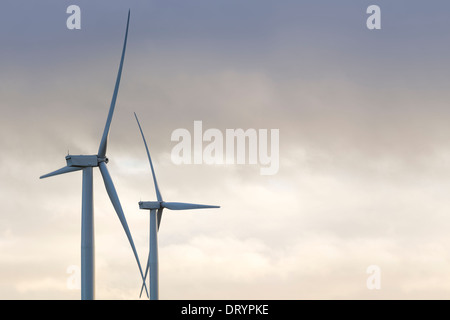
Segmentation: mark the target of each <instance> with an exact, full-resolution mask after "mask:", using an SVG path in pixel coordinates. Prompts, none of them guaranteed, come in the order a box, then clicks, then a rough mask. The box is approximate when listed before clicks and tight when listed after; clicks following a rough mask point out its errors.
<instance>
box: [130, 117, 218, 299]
mask: <svg viewBox="0 0 450 320" xmlns="http://www.w3.org/2000/svg"><path fill="white" fill-rule="evenodd" d="M134 116H135V118H136V121H137V124H138V126H139V131H140V132H141V135H142V140H143V141H144V145H145V149H146V150H147V156H148V160H149V162H150V169H151V170H152V176H153V183H154V185H155V192H156V199H157V200H158V201H140V202H139V208H140V209H145V210H150V232H149V234H150V245H149V253H148V260H147V266H146V268H145V275H144V281H143V284H142V287H141V295H142V289H143V288H144V287H145V280H146V278H147V272H148V271H149V270H150V300H158V299H159V284H158V273H159V270H158V268H159V267H158V231H159V225H160V224H161V218H162V212H163V210H164V208H167V209H169V210H189V209H208V208H220V206H211V205H204V204H194V203H184V202H165V201H163V199H162V196H161V192H160V191H159V187H158V182H157V181H156V176H155V170H154V169H153V163H152V158H151V157H150V152H149V151H148V146H147V142H146V141H145V137H144V133H143V132H142V128H141V124H140V123H139V120H138V117H137V115H136V113H134Z"/></svg>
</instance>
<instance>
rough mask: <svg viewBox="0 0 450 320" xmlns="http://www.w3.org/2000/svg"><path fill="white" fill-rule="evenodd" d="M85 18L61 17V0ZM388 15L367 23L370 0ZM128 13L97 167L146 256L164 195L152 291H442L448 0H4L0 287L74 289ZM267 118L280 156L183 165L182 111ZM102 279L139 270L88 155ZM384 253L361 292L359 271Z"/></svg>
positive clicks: (447, 222)
mask: <svg viewBox="0 0 450 320" xmlns="http://www.w3.org/2000/svg"><path fill="white" fill-rule="evenodd" d="M72 4H75V5H78V6H79V7H80V8H81V29H80V30H69V29H68V28H67V27H66V19H67V18H68V17H69V14H67V13H66V9H67V7H68V6H69V5H72ZM372 4H377V5H379V6H380V8H381V29H380V30H369V29H368V28H367V27H366V20H367V18H368V17H369V14H367V13H366V9H367V7H368V6H369V5H372ZM128 9H131V22H130V29H129V38H128V46H127V53H126V58H125V64H124V70H123V75H122V82H121V87H120V91H119V96H118V99H117V104H116V112H115V114H114V119H113V122H112V125H111V131H110V136H109V143H108V152H107V154H108V157H109V163H108V166H109V171H110V173H111V176H112V178H113V180H114V183H115V186H116V188H117V191H118V193H119V196H120V199H121V202H122V205H123V207H124V211H125V215H126V218H127V220H128V223H129V226H130V229H131V232H132V234H133V237H134V241H135V244H136V246H137V249H138V253H139V256H140V259H141V262H142V263H143V264H144V265H145V260H146V257H147V253H148V224H149V222H148V221H149V220H148V212H147V211H141V210H139V206H138V202H139V201H140V200H146V201H150V200H156V195H155V191H154V187H153V182H152V179H151V172H150V169H149V165H148V161H147V158H146V153H145V149H144V146H143V144H142V141H141V138H140V134H139V130H138V127H137V125H136V122H135V119H134V115H133V112H136V113H137V114H138V116H139V119H140V121H141V125H142V127H143V130H144V133H145V134H146V137H147V142H148V144H149V147H150V151H151V154H152V156H153V161H154V166H155V170H156V174H157V179H158V182H159V186H160V189H161V192H162V195H163V197H164V199H165V200H167V201H184V202H194V203H205V204H216V205H220V206H221V208H220V209H218V210H198V211H186V212H173V211H172V212H170V211H169V210H167V211H165V213H164V217H163V221H162V224H161V229H160V232H159V248H160V250H159V257H160V271H159V274H160V298H161V299H391V298H396V299H418V298H419V299H427V298H430V299H448V298H450V236H449V235H448V234H449V233H448V230H450V198H449V196H448V195H449V194H450V184H449V179H450V146H449V143H448V140H449V137H450V126H449V125H448V123H449V119H450V109H449V107H448V100H449V98H450V97H449V95H450V94H449V92H450V91H449V90H448V88H449V87H450V81H449V78H448V74H450V64H449V60H448V59H449V58H448V57H449V56H450V32H448V21H449V12H450V4H448V2H447V1H438V0H435V1H432V3H430V2H426V1H395V2H392V1H383V0H377V1H360V0H358V1H354V0H353V1H339V2H338V1H330V0H327V1H312V0H311V1H298V0H296V1H294V0H292V1H287V0H283V1H268V0H263V1H261V0H258V1H256V0H249V1H237V0H236V1H234V0H233V1H230V0H226V1H225V0H214V1H210V0H209V1H206V0H204V1H197V0H188V1H186V0H183V1H181V0H176V1H145V2H144V1H106V0H97V1H94V2H93V1H58V3H57V4H56V2H55V1H49V0H40V1H17V0H15V1H12V0H11V1H9V0H7V1H3V2H2V10H1V12H0V40H1V46H0V57H1V59H0V70H1V72H0V83H1V85H0V108H1V111H2V112H1V117H0V150H1V156H0V201H1V203H2V207H3V208H2V210H1V214H0V298H1V299H79V298H80V291H79V290H73V289H70V288H69V287H68V285H67V282H68V280H70V277H71V274H69V273H67V270H68V268H71V267H72V266H79V265H80V228H81V173H80V172H75V173H70V174H66V175H61V176H56V177H52V178H48V179H44V180H40V179H39V176H41V175H43V174H45V173H48V172H50V171H53V170H55V169H58V168H60V167H62V166H64V165H65V159H64V157H65V155H66V154H67V153H68V152H70V153H71V154H95V153H96V152H97V150H98V145H99V143H100V138H101V134H102V132H103V126H104V124H105V121H106V117H107V112H108V108H109V105H110V101H111V96H112V92H113V87H114V82H115V77H116V75H117V68H118V64H119V59H120V54H121V49H122V44H123V37H124V33H125V25H126V17H127V12H128ZM196 120H198V121H202V124H203V129H204V130H207V129H209V128H215V129H218V130H220V131H221V132H223V133H224V134H225V132H226V129H235V128H242V129H249V128H253V129H256V130H259V129H269V130H270V129H279V133H280V136H279V163H280V164H279V170H278V172H277V173H276V174H274V175H261V174H260V168H261V166H260V165H259V164H257V165H251V164H228V165H220V164H218V165H208V164H200V165H194V164H191V165H190V164H181V165H176V164H175V163H173V161H172V159H171V152H172V149H173V147H174V146H175V145H176V142H174V141H171V134H172V132H173V131H174V130H176V129H177V128H184V129H187V130H189V131H190V132H191V133H192V134H193V132H194V121H196ZM94 207H95V228H96V229H95V240H96V297H97V298H98V299H138V298H139V296H138V294H139V289H140V275H139V272H138V268H137V266H136V263H135V261H134V258H133V254H132V251H131V249H130V246H129V243H128V241H127V239H126V236H125V233H124V232H123V230H122V228H121V225H120V222H119V220H118V219H117V216H116V214H115V212H114V209H113V207H112V205H111V203H110V202H109V198H108V196H107V194H106V192H105V189H104V185H103V182H102V179H101V175H100V174H99V170H97V168H94ZM371 265H376V266H378V267H379V270H381V288H380V289H376V290H369V289H368V287H367V285H366V280H367V279H368V277H369V276H370V274H368V273H367V272H366V270H367V268H368V267H369V266H371Z"/></svg>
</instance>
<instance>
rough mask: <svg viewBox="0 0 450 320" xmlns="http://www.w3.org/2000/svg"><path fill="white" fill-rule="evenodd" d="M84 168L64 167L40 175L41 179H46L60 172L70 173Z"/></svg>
mask: <svg viewBox="0 0 450 320" xmlns="http://www.w3.org/2000/svg"><path fill="white" fill-rule="evenodd" d="M81 169H83V168H81V167H67V166H66V167H62V168H61V169H58V170H55V171H53V172H50V173H47V174H44V175H43V176H40V177H39V179H44V178H48V177H52V176H56V175H58V174H63V173H68V172H73V171H78V170H81Z"/></svg>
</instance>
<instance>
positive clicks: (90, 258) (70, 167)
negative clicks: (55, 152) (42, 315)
mask: <svg viewBox="0 0 450 320" xmlns="http://www.w3.org/2000/svg"><path fill="white" fill-rule="evenodd" d="M129 24H130V11H128V19H127V27H126V32H125V40H124V42H123V49H122V57H121V59H120V65H119V71H118V74H117V79H116V85H115V87H114V93H113V96H112V101H111V105H110V108H109V113H108V118H107V120H106V125H105V129H104V131H103V136H102V139H101V141H100V146H99V148H98V152H97V154H95V155H67V156H66V162H67V166H65V167H63V168H61V169H59V170H56V171H53V172H51V173H48V174H46V175H43V176H41V177H40V178H41V179H43V178H47V177H51V176H55V175H59V174H63V173H68V172H73V171H78V170H82V171H83V186H82V207H81V299H83V300H92V299H94V278H95V272H94V267H95V262H94V261H95V259H94V206H93V170H92V168H94V167H99V169H100V172H101V174H102V177H103V181H104V183H105V188H106V191H107V193H108V196H109V198H110V200H111V202H112V204H113V206H114V209H115V211H116V213H117V216H118V217H119V220H120V222H121V224H122V227H123V229H124V231H125V233H126V235H127V238H128V241H129V242H130V245H131V248H132V249H133V253H134V256H135V258H136V262H137V264H138V267H139V271H140V273H141V277H142V279H144V275H143V272H142V268H141V264H140V262H139V258H138V254H137V252H136V248H135V246H134V242H133V238H132V236H131V233H130V230H129V228H128V224H127V220H126V219H125V214H124V212H123V210H122V206H121V204H120V201H119V197H118V195H117V192H116V188H115V187H114V183H113V181H112V179H111V176H110V174H109V171H108V168H107V166H106V164H107V163H108V158H107V157H106V145H107V142H108V134H109V128H110V126H111V121H112V117H113V114H114V108H115V105H116V99H117V93H118V91H119V84H120V78H121V75H122V68H123V60H124V57H125V50H126V46H127V38H128V26H129ZM146 290H147V288H146Z"/></svg>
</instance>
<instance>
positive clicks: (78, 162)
mask: <svg viewBox="0 0 450 320" xmlns="http://www.w3.org/2000/svg"><path fill="white" fill-rule="evenodd" d="M66 162H67V166H68V167H81V168H86V167H98V166H99V164H100V163H101V162H105V163H108V158H106V157H99V156H97V155H70V154H69V155H67V156H66Z"/></svg>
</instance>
